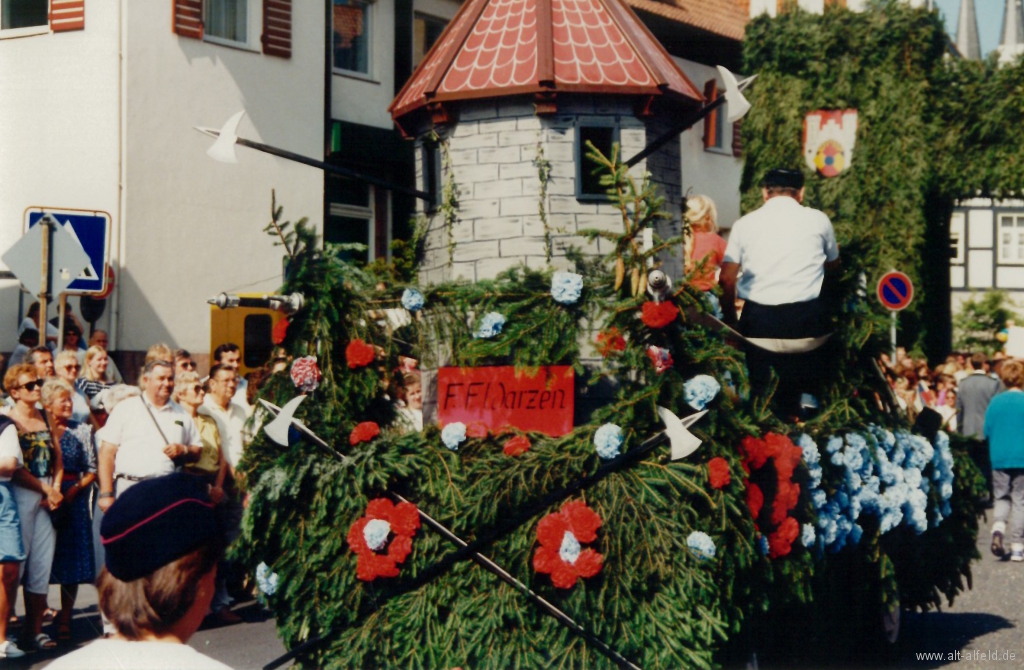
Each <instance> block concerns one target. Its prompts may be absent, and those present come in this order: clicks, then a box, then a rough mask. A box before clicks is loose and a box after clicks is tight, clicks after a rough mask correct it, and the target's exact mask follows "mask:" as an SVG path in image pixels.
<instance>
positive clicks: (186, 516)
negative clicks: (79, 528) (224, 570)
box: [100, 473, 224, 582]
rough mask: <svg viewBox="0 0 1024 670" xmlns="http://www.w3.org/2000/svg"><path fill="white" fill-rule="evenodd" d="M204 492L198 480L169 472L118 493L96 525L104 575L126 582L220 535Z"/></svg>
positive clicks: (219, 528) (200, 481) (221, 533)
mask: <svg viewBox="0 0 1024 670" xmlns="http://www.w3.org/2000/svg"><path fill="white" fill-rule="evenodd" d="M208 491H209V487H208V486H207V484H206V481H205V480H204V479H202V478H200V477H196V476H193V475H189V474H185V473H175V474H172V475H166V476H164V477H154V478H153V479H146V480H143V481H141V482H139V483H137V484H135V485H134V486H132V487H131V488H129V489H127V490H126V491H125V492H124V493H122V494H121V495H119V496H118V497H117V500H116V501H114V504H113V505H111V506H110V509H108V510H107V512H106V514H104V515H103V522H102V524H101V525H100V537H101V538H102V541H103V549H104V551H105V552H106V566H107V570H108V571H109V572H110V574H112V575H113V576H114V577H117V578H118V579H119V580H121V581H122V582H131V581H134V580H136V579H139V578H140V577H145V576H147V575H149V574H150V573H152V572H154V571H156V570H158V569H159V568H162V567H163V566H165V565H167V564H169V563H171V562H173V561H176V560H177V559H179V558H181V557H182V556H184V555H186V554H188V553H190V552H192V551H195V550H196V549H198V548H199V547H201V546H203V545H205V544H207V543H208V542H210V541H211V540H213V539H216V538H219V537H222V536H223V532H224V531H223V529H222V527H221V524H220V521H219V519H218V515H217V514H216V513H215V512H214V506H213V503H211V502H210V496H209V492H208Z"/></svg>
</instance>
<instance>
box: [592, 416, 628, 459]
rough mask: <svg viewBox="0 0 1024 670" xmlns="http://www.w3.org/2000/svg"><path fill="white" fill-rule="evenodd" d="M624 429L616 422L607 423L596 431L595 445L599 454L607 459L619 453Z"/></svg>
mask: <svg viewBox="0 0 1024 670" xmlns="http://www.w3.org/2000/svg"><path fill="white" fill-rule="evenodd" d="M622 442H623V438H622V429H621V428H619V427H618V426H616V425H615V424H614V423H606V424H604V425H603V426H601V427H600V428H598V429H597V431H596V432H595V433H594V446H595V447H597V455H598V456H600V457H601V458H603V459H605V460H607V459H609V458H615V457H616V456H618V455H619V447H621V446H622Z"/></svg>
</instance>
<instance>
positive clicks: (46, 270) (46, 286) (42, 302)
mask: <svg viewBox="0 0 1024 670" xmlns="http://www.w3.org/2000/svg"><path fill="white" fill-rule="evenodd" d="M41 223H42V224H43V225H44V226H46V230H45V231H44V234H43V264H42V269H43V271H42V276H41V278H40V279H41V281H40V286H41V287H42V290H41V291H40V292H39V316H38V319H39V323H37V324H36V327H37V328H38V329H39V346H46V296H47V294H48V293H49V292H50V237H51V236H52V235H53V227H52V224H51V223H50V218H49V217H44V218H43V220H42V221H41Z"/></svg>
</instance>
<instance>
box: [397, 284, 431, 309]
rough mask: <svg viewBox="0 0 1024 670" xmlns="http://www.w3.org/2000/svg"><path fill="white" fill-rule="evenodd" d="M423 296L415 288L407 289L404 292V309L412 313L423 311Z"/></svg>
mask: <svg viewBox="0 0 1024 670" xmlns="http://www.w3.org/2000/svg"><path fill="white" fill-rule="evenodd" d="M424 302H425V300H424V299H423V294H422V293H420V292H419V291H417V290H416V289H414V288H407V289H405V290H404V291H402V307H404V308H406V309H407V310H409V311H410V312H418V311H420V310H421V309H423V304H424Z"/></svg>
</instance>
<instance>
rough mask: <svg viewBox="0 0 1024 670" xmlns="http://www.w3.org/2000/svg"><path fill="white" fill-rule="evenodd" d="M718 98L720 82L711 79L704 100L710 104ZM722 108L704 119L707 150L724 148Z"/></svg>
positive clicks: (705, 88)
mask: <svg viewBox="0 0 1024 670" xmlns="http://www.w3.org/2000/svg"><path fill="white" fill-rule="evenodd" d="M717 97H718V82H717V81H715V80H714V79H709V80H708V82H707V83H706V84H704V99H705V100H707V102H708V103H710V102H712V101H714V99H715V98H717ZM721 111H722V108H721V107H719V108H717V109H714V110H712V111H711V112H710V113H709V114H708V115H707V116H705V117H704V148H705V149H721V148H722V140H723V139H724V138H723V137H722V126H721V123H720V122H721V120H722V118H721V114H720V112H721Z"/></svg>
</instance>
